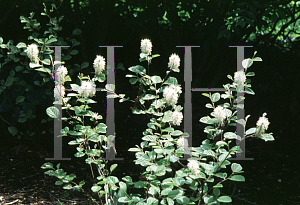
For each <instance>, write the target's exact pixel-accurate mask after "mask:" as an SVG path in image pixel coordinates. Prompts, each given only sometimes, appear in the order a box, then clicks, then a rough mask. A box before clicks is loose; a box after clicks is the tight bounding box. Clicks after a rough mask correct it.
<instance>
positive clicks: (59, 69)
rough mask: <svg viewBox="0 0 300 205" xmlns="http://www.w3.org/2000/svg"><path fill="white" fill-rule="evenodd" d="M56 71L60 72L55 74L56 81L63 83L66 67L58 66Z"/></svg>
mask: <svg viewBox="0 0 300 205" xmlns="http://www.w3.org/2000/svg"><path fill="white" fill-rule="evenodd" d="M56 73H57V74H60V75H57V76H56V78H57V81H61V82H62V84H64V83H65V77H66V75H67V74H68V69H67V68H66V67H65V66H59V67H58V69H57V71H56Z"/></svg>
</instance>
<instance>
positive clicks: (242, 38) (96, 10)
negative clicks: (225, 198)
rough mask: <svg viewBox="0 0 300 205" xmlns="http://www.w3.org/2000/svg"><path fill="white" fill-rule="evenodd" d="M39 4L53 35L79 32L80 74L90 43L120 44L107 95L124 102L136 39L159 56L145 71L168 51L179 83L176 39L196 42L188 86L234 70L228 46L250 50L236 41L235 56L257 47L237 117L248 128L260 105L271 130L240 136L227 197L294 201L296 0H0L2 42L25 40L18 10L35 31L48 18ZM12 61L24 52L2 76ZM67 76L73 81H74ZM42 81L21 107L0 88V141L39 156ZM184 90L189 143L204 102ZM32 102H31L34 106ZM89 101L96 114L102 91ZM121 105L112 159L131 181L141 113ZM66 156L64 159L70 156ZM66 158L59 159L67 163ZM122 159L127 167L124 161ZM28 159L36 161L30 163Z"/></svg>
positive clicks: (160, 67) (198, 130)
mask: <svg viewBox="0 0 300 205" xmlns="http://www.w3.org/2000/svg"><path fill="white" fill-rule="evenodd" d="M42 3H45V5H46V6H47V9H50V8H51V4H52V3H55V4H56V5H57V7H58V13H56V11H54V12H53V13H52V15H53V17H54V16H61V15H63V16H64V20H63V21H62V22H61V24H60V25H61V26H62V28H63V29H62V31H60V32H59V36H62V37H68V36H70V35H71V33H72V31H73V30H74V29H75V28H78V29H81V30H82V34H81V35H79V36H77V37H76V38H77V40H78V41H79V42H80V43H81V44H80V45H79V46H78V48H77V49H78V51H79V54H78V55H77V56H76V58H74V57H73V58H72V59H70V60H68V64H69V65H71V67H70V68H71V69H73V64H75V63H78V64H81V63H82V62H84V61H86V62H89V63H90V66H89V67H88V68H87V69H85V70H84V71H83V72H84V73H85V74H86V75H87V74H88V73H89V72H92V71H93V68H92V66H91V65H92V62H93V60H94V59H95V57H96V55H102V56H104V57H106V48H99V47H98V46H99V45H122V46H123V48H115V63H116V65H117V64H118V63H122V64H123V65H124V67H125V71H123V70H120V69H117V70H116V92H117V93H125V94H126V96H130V97H131V99H134V98H135V97H136V94H137V91H138V88H137V87H136V86H132V85H131V84H130V83H128V79H126V78H124V76H125V75H126V74H129V71H128V70H127V68H128V67H130V66H133V65H137V64H141V63H140V62H139V61H138V58H139V53H140V49H139V47H140V41H141V39H144V38H148V39H151V41H152V44H153V52H152V53H153V54H160V55H161V56H160V57H159V58H155V59H153V61H152V64H151V66H150V74H151V75H160V76H162V77H164V76H165V71H166V69H167V64H168V58H169V56H170V55H171V54H172V53H177V54H178V55H179V56H180V58H181V67H180V69H181V72H180V73H179V74H172V76H174V77H176V78H177V79H178V81H179V84H181V85H182V87H184V81H183V71H184V50H183V48H180V47H179V48H178V47H176V46H178V45H200V46H201V47H200V48H193V50H192V51H193V54H192V58H193V63H192V68H193V75H192V76H193V81H192V87H196V88H207V87H212V88H217V87H222V84H225V83H226V82H229V80H228V79H227V78H226V75H227V74H231V75H232V74H233V72H234V71H236V48H229V47H228V46H229V45H252V46H253V47H252V48H245V58H250V57H252V55H253V53H254V51H257V56H259V57H261V58H262V59H263V61H262V62H255V63H254V64H253V66H252V67H250V69H251V70H252V71H254V72H255V74H256V75H255V77H253V78H252V83H251V84H252V86H253V90H254V91H255V93H256V95H255V96H248V95H247V96H246V100H245V114H246V115H247V114H251V117H250V119H249V123H248V126H251V127H252V126H254V125H255V123H256V121H257V119H258V117H259V116H261V115H262V113H263V112H267V113H268V115H267V117H268V118H269V120H270V122H271V125H270V127H269V130H270V132H273V133H274V137H275V141H273V142H263V141H259V140H256V139H249V141H246V157H248V156H249V157H253V158H254V161H241V162H239V163H241V164H242V166H243V167H244V170H245V177H246V182H245V183H244V184H242V183H240V184H242V185H240V184H239V185H238V189H237V190H240V191H241V193H240V192H236V193H235V194H234V195H233V200H234V201H237V202H236V204H251V202H252V203H256V204H297V203H299V201H300V198H299V193H298V194H297V193H296V192H295V191H294V190H297V189H298V190H299V188H300V187H299V183H298V182H297V181H299V177H297V176H296V175H295V173H296V172H295V170H296V169H297V168H299V165H298V164H297V163H296V162H295V161H293V160H298V161H299V158H300V155H299V153H298V151H297V150H298V147H297V146H296V145H297V143H299V128H298V127H299V126H298V124H297V122H298V123H299V121H300V118H299V117H300V106H299V102H300V99H299V88H300V84H299V77H300V71H299V70H300V69H299V57H300V56H299V55H300V49H299V46H300V45H299V42H300V41H299V37H298V36H299V34H300V20H299V18H300V11H299V5H300V4H299V2H298V3H297V4H296V3H295V2H294V1H283V0H277V1H269V0H268V1H267V0H263V1H254V0H251V1H230V0H215V1H199V0H190V1H179V0H162V1H139V0H127V1H126V0H111V1H103V0H102V1H100V0H85V1H76V0H65V1H58V0H56V1H55V0H49V1H45V0H44V1H40V0H22V1H16V0H15V1H6V0H0V13H1V17H0V37H2V38H3V39H4V42H7V41H8V40H10V39H11V40H14V45H16V44H17V43H18V42H25V43H26V44H30V43H33V42H34V41H33V40H27V37H28V35H29V34H30V33H29V32H28V31H27V30H24V29H23V26H24V24H21V23H20V19H19V17H20V16H21V15H22V16H25V17H28V16H29V13H30V12H34V13H35V18H36V19H38V21H39V22H40V23H41V26H42V28H41V30H43V31H44V30H45V29H46V27H45V25H46V23H47V22H48V21H49V19H48V18H47V17H46V16H40V13H41V12H43V5H42ZM60 4H61V5H60ZM59 5H60V6H59ZM41 33H42V32H41ZM53 45H55V43H54V44H53ZM22 61H26V58H24V59H22V60H21V61H19V62H16V63H8V64H6V65H5V66H3V67H2V68H1V71H0V75H1V76H0V79H6V78H7V76H8V73H9V71H10V69H13V68H15V67H16V66H18V65H20V63H22ZM27 61H28V59H27ZM0 62H1V64H3V59H0ZM142 65H143V66H146V65H145V64H142ZM18 76H19V77H20V78H22V79H26V80H27V82H28V83H30V82H31V84H32V85H33V86H34V84H33V83H32V79H33V76H28V75H27V76H26V75H21V74H18ZM75 76H76V75H74V77H73V78H72V79H73V80H74V79H76V77H75ZM35 78H37V79H35V80H40V81H41V80H42V78H40V77H39V76H35ZM51 84H53V83H52V82H49V83H48V84H46V85H45V86H43V87H41V86H35V87H34V91H35V92H32V93H29V92H28V93H26V95H25V97H26V99H25V103H27V104H24V105H23V107H22V106H20V107H18V106H17V105H14V100H15V98H16V97H17V96H19V95H22V94H20V93H11V95H13V96H14V97H13V98H12V97H11V96H10V97H9V95H4V94H3V93H1V94H0V100H1V101H0V104H2V105H3V102H4V101H6V102H10V103H11V104H12V106H13V108H12V109H11V110H9V111H1V113H0V114H1V118H2V119H1V130H3V132H2V134H1V139H2V140H8V142H9V143H11V141H10V140H16V139H17V136H19V138H20V139H19V142H20V143H21V144H26V143H27V144H32V143H34V144H35V146H33V148H31V149H34V150H35V151H34V152H37V153H42V152H43V151H46V153H44V155H47V156H45V157H52V153H53V145H52V144H53V135H52V134H51V132H50V131H51V129H52V130H53V124H51V123H52V121H50V122H48V123H46V124H41V123H40V122H41V120H42V119H47V115H46V113H45V109H46V108H47V107H49V106H50V105H51V103H52V102H51V100H52V98H51V95H50V97H49V96H48V97H47V96H45V98H42V97H41V96H42V95H43V93H44V92H45V90H46V89H47V88H52V89H53V85H51ZM183 90H184V89H183ZM20 92H21V91H20ZM192 97H193V136H195V137H193V146H198V145H199V144H200V143H201V141H202V140H203V139H204V138H205V135H203V129H204V125H202V124H200V122H199V119H200V117H202V116H204V115H208V114H209V111H208V110H207V109H206V108H205V107H204V105H205V103H207V102H208V101H207V99H206V98H205V97H203V96H202V95H201V93H199V92H193V95H192ZM34 99H36V100H39V101H38V102H36V103H34V102H33V100H34ZM42 99H43V100H42ZM95 100H96V101H97V102H98V104H97V105H96V106H94V107H95V108H94V107H93V108H94V109H95V110H93V111H97V112H99V113H100V114H101V115H102V116H103V117H104V120H105V116H106V110H105V93H99V94H98V93H97V95H96V97H95ZM179 104H180V105H182V106H183V105H184V97H183V95H182V96H181V97H180V99H179ZM131 106H133V105H132V104H131V103H129V102H125V103H122V104H120V103H118V102H117V100H116V101H115V107H116V111H115V112H116V114H115V116H116V117H115V119H116V132H117V141H116V148H117V150H118V155H117V157H118V158H119V157H121V158H124V161H121V163H120V170H124V171H119V172H118V171H117V173H118V174H119V176H123V172H125V170H126V172H127V173H126V172H125V174H126V175H127V174H128V173H131V174H132V176H133V177H136V179H138V177H139V173H134V171H135V172H136V170H140V167H138V166H134V164H133V163H132V160H133V159H134V155H133V154H132V153H128V152H127V150H128V148H130V147H133V146H135V144H139V143H140V141H141V139H140V138H141V133H142V131H144V129H145V128H146V123H147V118H146V116H137V115H133V114H132V113H131V110H130V107H131ZM2 109H3V107H2ZM28 109H31V110H32V111H33V113H35V114H36V115H37V117H36V119H29V120H28V121H27V122H24V123H20V122H18V121H17V120H18V118H19V112H20V111H21V110H23V111H24V112H25V113H26V111H27V110H28ZM0 110H1V105H0ZM12 125H14V126H16V127H17V128H18V130H21V131H23V133H24V135H19V134H18V135H16V136H11V134H10V133H9V132H8V129H7V127H10V126H12ZM181 128H182V129H183V125H182V126H181ZM269 130H268V131H269ZM26 131H30V133H31V132H33V131H35V132H36V134H35V135H33V136H29V135H28V134H26ZM26 135H27V136H26ZM25 136H26V137H25ZM196 136H199V137H196ZM25 139H26V140H25ZM68 141H69V139H64V144H65V145H64V147H63V150H64V155H65V157H72V156H73V153H75V151H74V150H73V149H74V147H70V146H68V145H67V142H68ZM14 143H17V142H14ZM7 146H9V145H7ZM73 158H74V157H73ZM73 158H72V161H71V162H73V161H74V160H77V159H73ZM44 162H45V160H44V158H41V159H40V165H41V164H42V163H44ZM71 162H66V163H67V164H71ZM293 162H294V163H295V164H293ZM128 163H130V164H131V165H132V166H131V167H128V166H126V165H128ZM35 165H36V166H39V164H35ZM82 165H83V166H84V164H82ZM25 166H26V165H25ZM36 166H35V167H36ZM70 166H71V165H70ZM133 167H134V168H133ZM10 168H11V167H9V166H7V167H6V168H5V169H4V168H3V170H6V171H4V173H8V169H10ZM37 170H39V167H37ZM260 170H261V171H260ZM71 171H72V170H71ZM39 172H42V170H39ZM3 176H5V175H3ZM78 176H79V175H78ZM287 176H289V177H287ZM6 177H8V175H7V176H6ZM248 179H249V180H248ZM279 179H280V180H281V182H279ZM260 183H262V184H260ZM4 184H5V183H4ZM10 184H12V183H9V182H7V183H6V184H5V185H6V186H9V185H10ZM233 187H234V185H233V183H232V185H231V184H230V183H229V185H228V187H227V190H225V189H224V190H223V191H224V194H228V195H231V193H232V190H233ZM87 189H88V188H87ZM3 192H4V191H3ZM0 193H1V191H0ZM243 194H244V195H243ZM234 204H235V203H234Z"/></svg>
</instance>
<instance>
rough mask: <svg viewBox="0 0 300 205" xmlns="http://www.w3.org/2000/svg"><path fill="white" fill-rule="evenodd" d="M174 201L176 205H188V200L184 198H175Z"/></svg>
mask: <svg viewBox="0 0 300 205" xmlns="http://www.w3.org/2000/svg"><path fill="white" fill-rule="evenodd" d="M176 201H177V203H178V204H189V202H190V199H189V198H188V197H186V196H180V197H178V198H176Z"/></svg>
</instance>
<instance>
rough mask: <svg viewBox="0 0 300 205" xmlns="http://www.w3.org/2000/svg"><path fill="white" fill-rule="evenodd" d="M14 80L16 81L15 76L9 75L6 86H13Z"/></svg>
mask: <svg viewBox="0 0 300 205" xmlns="http://www.w3.org/2000/svg"><path fill="white" fill-rule="evenodd" d="M13 82H14V78H13V77H10V76H9V77H8V78H7V79H6V82H5V86H7V87H9V86H11V85H12V84H13Z"/></svg>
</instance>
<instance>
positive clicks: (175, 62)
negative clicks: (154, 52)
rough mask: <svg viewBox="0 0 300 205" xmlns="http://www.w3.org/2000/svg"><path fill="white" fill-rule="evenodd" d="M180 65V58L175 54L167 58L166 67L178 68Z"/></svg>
mask: <svg viewBox="0 0 300 205" xmlns="http://www.w3.org/2000/svg"><path fill="white" fill-rule="evenodd" d="M179 65H180V58H179V56H178V55H177V54H172V55H171V57H170V58H169V63H168V68H170V69H171V70H174V69H178V68H179Z"/></svg>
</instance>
